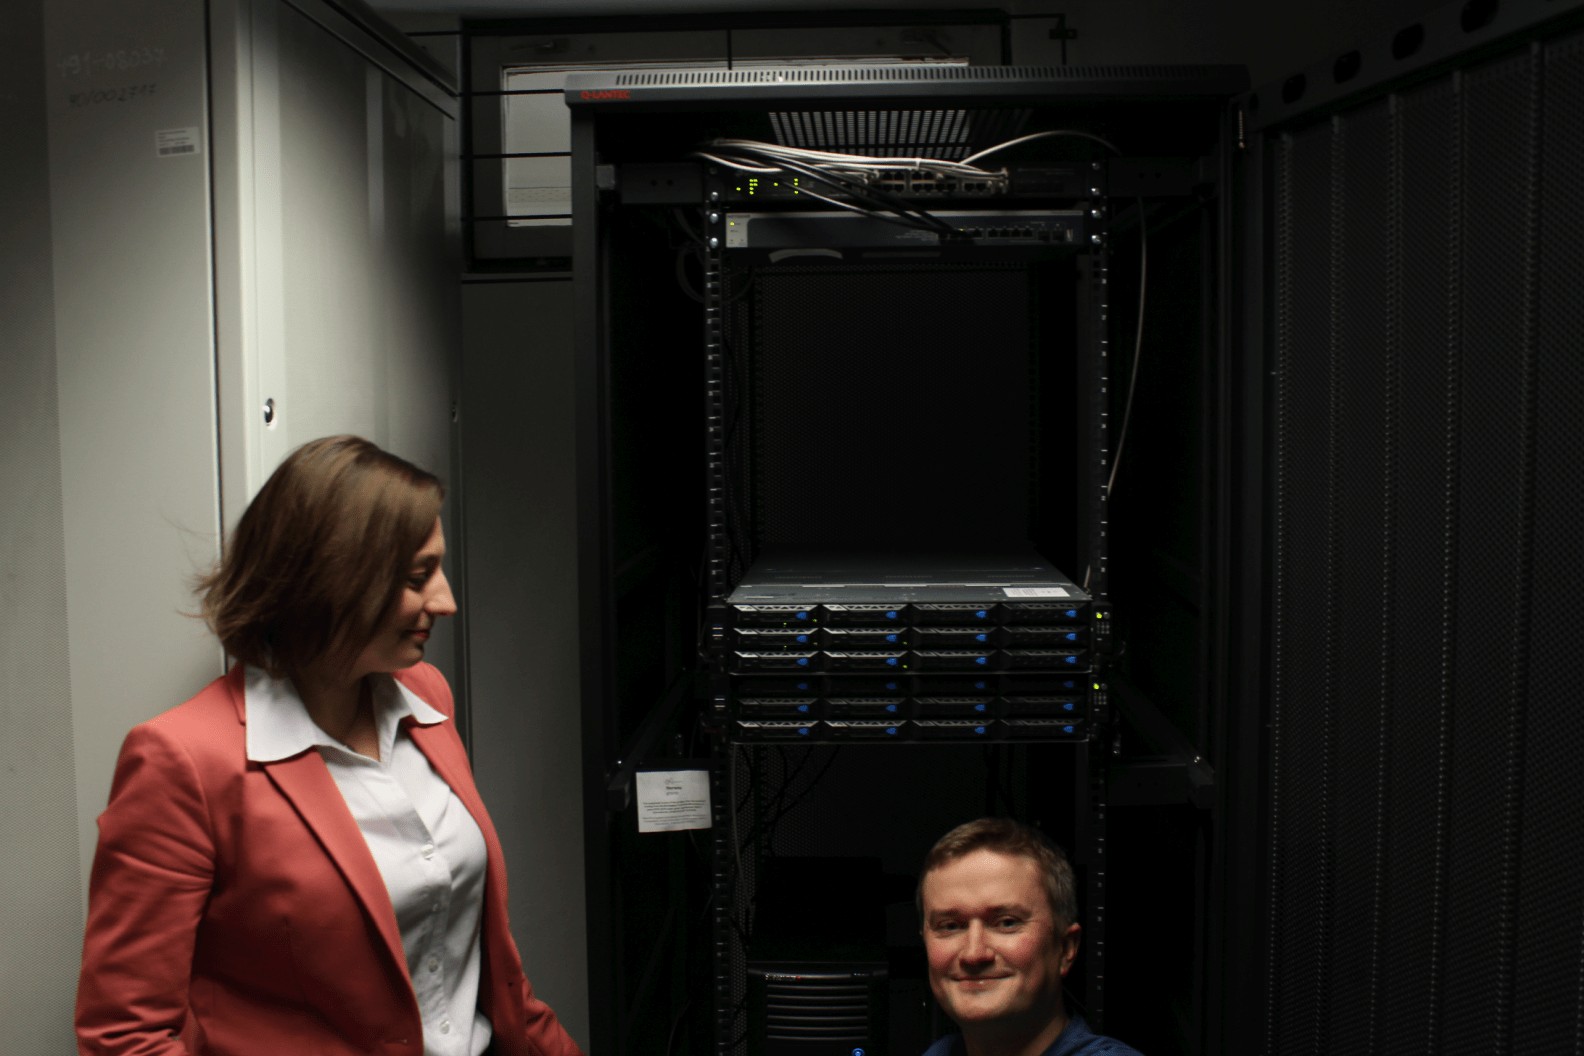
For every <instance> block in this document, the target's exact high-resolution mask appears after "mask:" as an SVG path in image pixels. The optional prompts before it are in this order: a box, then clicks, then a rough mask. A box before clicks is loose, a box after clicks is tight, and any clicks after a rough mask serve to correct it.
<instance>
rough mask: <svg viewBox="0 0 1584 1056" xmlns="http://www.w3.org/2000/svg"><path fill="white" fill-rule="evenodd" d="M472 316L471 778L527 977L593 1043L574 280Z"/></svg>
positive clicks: (486, 300)
mask: <svg viewBox="0 0 1584 1056" xmlns="http://www.w3.org/2000/svg"><path fill="white" fill-rule="evenodd" d="M463 307H464V312H465V316H466V320H467V326H466V331H465V342H464V353H463V356H464V359H463V369H462V409H463V413H462V429H461V436H462V440H461V443H462V451H463V463H464V466H465V470H466V474H467V486H468V497H467V528H466V532H467V539H466V545H467V550H468V581H467V584H466V588H467V594H468V605H469V608H470V611H471V618H470V624H469V628H468V634H469V642H468V646H469V654H470V659H469V667H468V689H469V695H470V700H471V707H472V721H473V729H474V736H473V768H474V771H475V773H477V775H478V782H479V788H480V790H481V791H482V793H483V795H484V800H485V802H486V803H488V804H489V807H490V813H491V815H492V816H493V817H494V819H495V825H496V827H497V828H498V829H499V830H500V834H501V843H502V844H503V845H504V846H505V848H506V857H507V871H508V874H509V875H510V877H511V907H512V920H513V922H514V930H515V933H516V939H517V944H518V946H519V947H520V948H521V949H522V954H523V960H524V962H525V964H526V966H527V970H528V977H529V978H530V979H531V980H533V984H534V987H535V989H536V990H537V992H538V993H539V996H540V997H542V998H544V1000H546V1001H548V1002H549V1003H550V1005H551V1007H553V1008H554V1009H555V1010H556V1012H557V1014H558V1015H559V1016H560V1017H561V1018H562V1020H563V1021H564V1022H565V1023H566V1026H567V1029H568V1030H570V1031H571V1032H572V1035H573V1037H575V1038H577V1039H579V1040H580V1041H581V1042H583V1043H584V1044H587V1039H588V1037H589V1012H588V1007H589V1006H588V959H587V939H586V936H585V934H584V927H585V925H584V885H583V791H582V789H583V777H582V753H581V750H580V748H579V745H580V744H581V743H582V718H581V713H580V710H579V700H580V692H579V676H578V630H577V628H578V622H577V611H578V598H577V560H576V556H577V537H576V519H575V517H574V515H573V514H574V502H575V496H574V483H575V481H574V476H573V465H572V444H571V437H572V356H571V348H572V296H571V282H570V281H568V280H559V279H551V280H542V281H527V282H490V283H476V284H469V285H467V286H465V287H464V290H463Z"/></svg>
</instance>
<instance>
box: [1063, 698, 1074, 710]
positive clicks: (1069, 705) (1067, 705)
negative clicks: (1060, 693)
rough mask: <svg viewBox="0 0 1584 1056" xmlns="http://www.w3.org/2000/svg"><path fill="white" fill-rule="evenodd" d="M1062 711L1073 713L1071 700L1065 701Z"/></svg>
mask: <svg viewBox="0 0 1584 1056" xmlns="http://www.w3.org/2000/svg"><path fill="white" fill-rule="evenodd" d="M1062 710H1063V711H1071V710H1073V702H1072V701H1070V700H1068V701H1063V702H1062Z"/></svg>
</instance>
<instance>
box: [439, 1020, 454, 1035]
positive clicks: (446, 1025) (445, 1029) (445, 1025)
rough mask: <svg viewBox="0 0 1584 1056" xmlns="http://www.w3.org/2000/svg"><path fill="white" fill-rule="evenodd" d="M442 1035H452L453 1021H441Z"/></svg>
mask: <svg viewBox="0 0 1584 1056" xmlns="http://www.w3.org/2000/svg"><path fill="white" fill-rule="evenodd" d="M440 1033H442V1034H449V1033H451V1021H450V1020H449V1019H447V1020H443V1021H441V1023H440Z"/></svg>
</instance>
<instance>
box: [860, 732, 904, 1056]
mask: <svg viewBox="0 0 1584 1056" xmlns="http://www.w3.org/2000/svg"><path fill="white" fill-rule="evenodd" d="M891 732H892V733H895V732H896V731H895V730H892V731H891ZM852 1056H864V1050H863V1049H854V1050H853V1051H852Z"/></svg>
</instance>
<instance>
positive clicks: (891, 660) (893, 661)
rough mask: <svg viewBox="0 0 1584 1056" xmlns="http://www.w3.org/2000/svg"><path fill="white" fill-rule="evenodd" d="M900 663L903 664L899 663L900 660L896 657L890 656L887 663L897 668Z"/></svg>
mask: <svg viewBox="0 0 1584 1056" xmlns="http://www.w3.org/2000/svg"><path fill="white" fill-rule="evenodd" d="M900 662H901V661H899V660H898V659H897V658H896V657H894V656H888V657H886V663H887V664H888V665H890V666H891V667H895V666H897V664H899V663H900Z"/></svg>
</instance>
